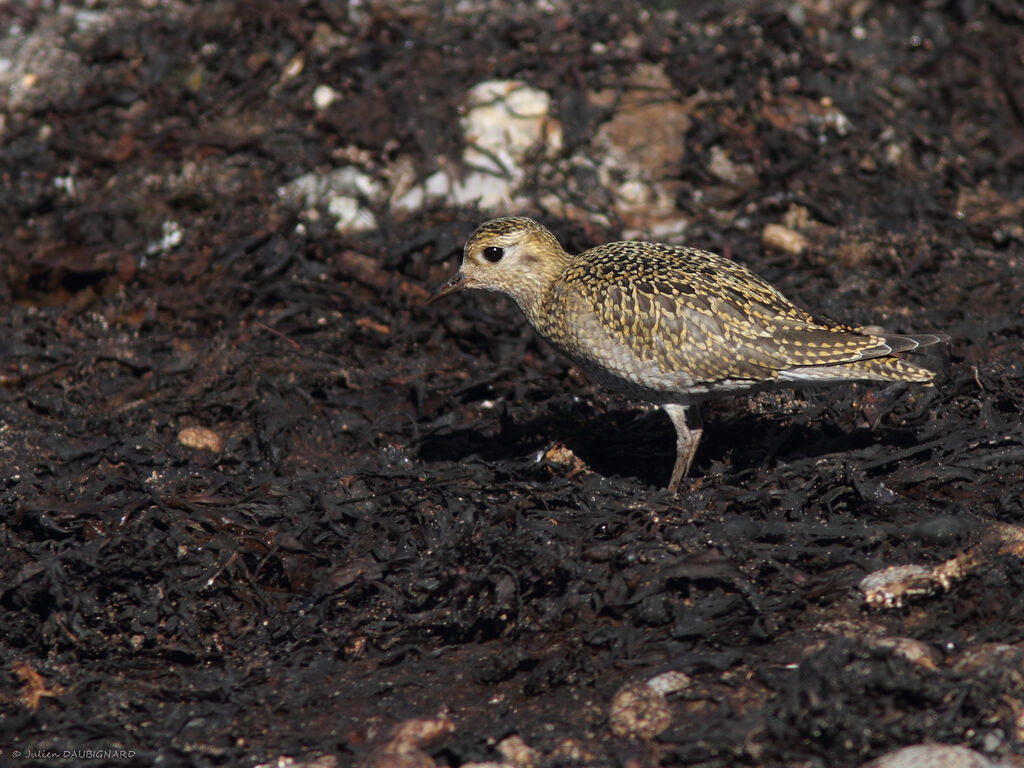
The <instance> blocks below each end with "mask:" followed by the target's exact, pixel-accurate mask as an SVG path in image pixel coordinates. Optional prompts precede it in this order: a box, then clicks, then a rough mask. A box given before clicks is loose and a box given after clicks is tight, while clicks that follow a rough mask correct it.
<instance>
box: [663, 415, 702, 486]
mask: <svg viewBox="0 0 1024 768" xmlns="http://www.w3.org/2000/svg"><path fill="white" fill-rule="evenodd" d="M662 408H664V409H665V413H667V414H668V417H669V418H670V419H672V424H673V425H674V426H675V428H676V465H675V466H674V467H672V479H671V480H669V481H668V489H669V490H670V491H672V493H675V492H676V491H677V490H678V489H679V483H680V481H681V480H682V479H683V478H684V477H686V474H687V473H688V472H689V471H690V465H691V464H692V463H693V455H694V454H695V453H697V445H698V444H699V443H700V436H701V434H702V433H703V432H704V430H703V429H701V420H700V407H699V406H697V405H676V404H674V403H669V404H667V405H663V406H662Z"/></svg>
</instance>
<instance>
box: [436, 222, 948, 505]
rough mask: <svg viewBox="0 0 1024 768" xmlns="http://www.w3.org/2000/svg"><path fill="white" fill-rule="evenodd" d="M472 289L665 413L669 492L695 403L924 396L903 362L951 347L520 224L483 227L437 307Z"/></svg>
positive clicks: (663, 255)
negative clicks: (877, 391)
mask: <svg viewBox="0 0 1024 768" xmlns="http://www.w3.org/2000/svg"><path fill="white" fill-rule="evenodd" d="M464 288H483V289H485V290H489V291H497V292H499V293H504V294H506V295H508V296H511V297H512V298H513V299H514V300H515V302H516V303H517V304H518V305H519V308H520V309H521V310H522V311H523V314H524V315H525V316H526V319H527V321H529V323H530V325H532V326H533V327H534V328H535V329H536V330H537V332H538V333H540V335H541V336H543V337H544V338H545V339H547V340H548V342H550V343H551V344H552V345H553V346H554V347H556V348H557V349H559V350H561V351H562V352H563V353H565V354H566V355H567V356H568V357H569V358H570V359H571V360H573V362H575V363H576V364H577V365H578V366H579V367H580V368H582V369H583V370H584V371H586V372H587V373H588V374H589V375H590V376H591V377H593V378H594V379H595V380H596V381H597V382H599V383H601V384H603V385H605V386H607V387H609V388H610V389H613V390H616V391H618V392H621V393H623V394H625V395H627V396H629V397H633V398H636V399H638V400H645V401H648V402H652V403H657V404H659V405H660V406H661V407H662V408H663V409H664V410H665V412H666V413H667V414H668V416H669V418H670V419H671V420H672V424H673V425H674V426H675V429H676V435H677V440H676V462H675V466H674V467H673V469H672V477H671V480H670V481H669V485H668V487H669V490H671V491H675V490H677V489H678V487H679V483H680V481H681V480H682V478H683V477H684V476H685V475H686V474H687V473H688V472H689V470H690V465H691V464H692V462H693V456H694V454H695V453H696V451H697V444H698V443H699V442H700V437H701V432H702V429H701V419H700V411H699V409H698V407H697V406H698V404H699V403H700V402H701V401H703V400H707V399H709V398H715V397H721V396H731V395H738V394H743V393H748V392H756V391H760V390H765V389H774V388H781V387H801V386H809V385H820V384H834V383H837V382H849V381H908V382H919V383H924V384H927V383H930V382H931V381H932V379H933V377H934V373H933V372H932V371H930V370H928V369H927V368H924V367H921V366H919V365H914V364H913V363H909V362H907V361H906V360H903V359H901V358H900V357H898V356H897V355H898V353H901V352H908V351H910V350H914V349H918V348H920V347H925V346H928V345H930V344H935V343H937V342H940V341H944V340H945V339H946V338H947V337H945V336H942V335H938V334H920V335H913V336H911V335H900V334H890V333H876V332H874V331H872V330H868V329H865V328H859V327H856V326H850V325H844V324H842V323H837V322H834V321H832V320H828V319H825V318H822V317H818V316H815V315H812V314H810V313H809V312H806V311H805V310H803V309H801V308H800V307H798V306H796V305H795V304H793V303H792V302H791V301H790V300H789V299H787V298H786V297H785V296H783V295H782V294H781V293H779V292H778V291H777V290H775V289H774V288H773V287H772V286H771V285H769V284H768V283H767V282H765V281H764V280H762V279H761V278H760V277H758V276H757V275H755V274H754V273H753V272H751V271H750V270H749V269H747V268H746V267H744V266H742V265H740V264H737V263H736V262H734V261H730V260H729V259H726V258H723V257H721V256H718V255H716V254H714V253H709V252H708V251H702V250H698V249H696V248H688V247H685V246H675V245H665V244H662V243H647V242H618V243H608V244H606V245H600V246H597V247H596V248H591V249H590V250H588V251H584V252H583V253H581V254H579V255H577V256H572V255H570V254H568V253H566V251H565V250H564V249H563V248H562V246H561V245H560V244H559V242H558V240H557V239H556V238H555V236H554V235H553V234H552V233H551V231H550V230H548V229H547V228H545V227H544V226H542V225H541V224H538V223H537V222H536V221H534V220H533V219H528V218H524V217H518V216H516V217H506V218H500V219H492V220H491V221H488V222H485V223H484V224H482V225H481V226H480V227H479V228H478V229H477V230H476V232H474V233H473V235H472V237H470V238H469V241H468V242H467V243H466V247H465V250H464V252H463V257H462V265H461V267H460V268H459V271H458V272H457V273H456V275H455V276H454V277H453V278H452V279H451V280H449V281H448V282H447V283H445V284H444V285H443V286H441V287H440V288H439V289H438V290H437V291H435V292H434V293H433V295H431V297H430V299H429V301H430V302H433V301H436V300H437V299H439V298H441V297H442V296H447V295H448V294H450V293H454V292H456V291H461V290H462V289H464Z"/></svg>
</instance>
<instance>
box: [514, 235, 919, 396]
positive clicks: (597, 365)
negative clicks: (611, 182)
mask: <svg viewBox="0 0 1024 768" xmlns="http://www.w3.org/2000/svg"><path fill="white" fill-rule="evenodd" d="M531 320H533V322H534V324H535V325H536V326H537V328H538V330H539V331H540V332H541V333H542V334H544V335H545V336H546V337H548V338H549V339H550V340H551V341H552V342H553V343H554V344H555V345H556V346H558V347H559V348H561V349H562V350H563V351H565V352H566V353H567V354H569V355H570V356H571V357H572V358H573V359H574V360H576V361H577V362H579V363H581V364H582V365H583V366H584V367H585V368H586V369H587V370H589V371H590V372H591V373H592V374H595V375H596V376H597V377H598V378H599V379H600V380H601V381H602V382H603V383H605V384H608V385H610V386H612V387H614V388H617V389H620V390H624V391H626V392H627V393H630V394H634V395H637V396H640V397H645V398H646V399H652V400H660V401H663V402H682V401H686V400H698V399H703V397H706V396H711V395H714V394H716V393H721V394H728V393H730V392H737V391H743V390H749V389H756V388H763V387H765V386H771V385H783V386H795V385H799V384H800V383H827V382H830V381H843V380H853V379H882V380H897V381H928V380H930V379H931V378H932V373H931V371H929V370H927V369H925V368H921V367H919V366H915V365H913V364H910V363H907V362H906V361H903V360H900V359H898V358H895V357H892V355H893V353H895V352H899V351H904V350H908V349H913V348H915V347H917V346H924V345H926V344H929V343H934V342H935V341H938V340H939V337H937V336H919V337H914V336H897V335H880V334H875V333H871V332H868V331H865V330H863V329H859V328H855V327H852V326H847V325H842V324H840V323H836V322H833V321H831V320H827V319H824V318H820V317H815V316H814V315H811V314H810V313H809V312H806V311H805V310H803V309H801V308H800V307H798V306H796V305H795V304H793V303H792V302H791V301H789V300H788V299H787V298H786V297H785V296H783V295H782V294H781V293H779V292H778V291H777V290H775V289H774V288H772V287H771V286H770V285H769V284H768V283H766V282H765V281H764V280H762V279H761V278H759V277H758V276H757V275H755V274H754V273H753V272H751V271H750V270H749V269H747V268H746V267H744V266H742V265H740V264H737V263H736V262H733V261H730V260H728V259H725V258H723V257H721V256H717V255H715V254H713V253H709V252H707V251H701V250H697V249H694V248H686V247H679V246H671V245H665V244H660V243H644V242H618V243H609V244H606V245H602V246H599V247H597V248H592V249H591V250H589V251H586V252H584V253H582V254H580V255H578V256H576V257H574V258H573V259H572V261H571V262H570V263H569V266H568V267H567V268H566V270H565V271H564V272H563V273H562V275H561V277H560V278H559V279H558V280H556V281H555V282H554V284H553V285H552V286H551V288H550V289H549V291H548V295H547V296H546V297H545V301H544V302H543V310H542V312H540V313H539V316H538V317H537V318H531Z"/></svg>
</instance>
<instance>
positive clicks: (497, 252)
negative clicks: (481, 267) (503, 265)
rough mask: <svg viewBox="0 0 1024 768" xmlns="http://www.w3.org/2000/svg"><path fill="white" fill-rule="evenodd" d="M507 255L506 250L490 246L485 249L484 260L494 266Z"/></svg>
mask: <svg viewBox="0 0 1024 768" xmlns="http://www.w3.org/2000/svg"><path fill="white" fill-rule="evenodd" d="M504 255H505V249H504V248H499V247H498V246H496V245H489V246H487V247H486V248H484V258H485V259H487V260H488V261H489V262H491V263H492V264H497V263H498V262H499V261H501V257H502V256H504Z"/></svg>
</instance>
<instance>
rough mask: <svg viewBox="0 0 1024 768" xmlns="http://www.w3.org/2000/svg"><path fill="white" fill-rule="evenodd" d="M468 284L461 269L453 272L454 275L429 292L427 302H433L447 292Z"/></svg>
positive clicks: (452, 291) (460, 288)
mask: <svg viewBox="0 0 1024 768" xmlns="http://www.w3.org/2000/svg"><path fill="white" fill-rule="evenodd" d="M468 285H469V283H468V282H467V280H466V276H465V275H464V274H462V270H459V271H458V272H456V273H455V277H453V278H452V279H451V280H449V281H448V282H447V283H445V284H444V285H442V286H441V287H440V288H438V289H437V290H436V291H434V292H433V293H432V294H430V298H429V299H427V304H433V303H434V302H435V301H437V300H438V299H440V298H443V297H445V296H447V295H448V294H449V293H455V292H456V291H461V290H462V289H463V288H466V287H467V286H468Z"/></svg>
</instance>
